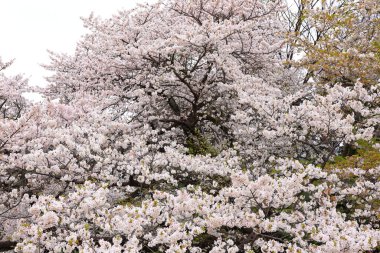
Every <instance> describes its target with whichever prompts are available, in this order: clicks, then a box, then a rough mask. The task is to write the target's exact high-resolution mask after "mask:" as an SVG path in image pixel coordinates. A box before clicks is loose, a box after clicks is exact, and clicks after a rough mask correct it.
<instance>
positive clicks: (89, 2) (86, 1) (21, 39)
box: [0, 0, 154, 86]
mask: <svg viewBox="0 0 380 253" xmlns="http://www.w3.org/2000/svg"><path fill="white" fill-rule="evenodd" d="M153 1H154V0H0V56H1V57H2V58H3V60H4V61H7V60H10V59H13V58H14V59H15V63H14V65H13V66H12V67H11V69H10V70H9V71H8V73H9V74H14V73H23V74H24V75H25V77H28V78H29V83H30V84H31V85H40V86H44V85H45V84H46V81H45V80H44V77H45V76H48V75H49V72H47V71H45V70H44V69H43V68H42V67H40V66H39V64H42V63H49V57H48V53H47V51H46V50H47V49H49V50H52V51H55V52H65V53H72V52H73V51H74V49H75V44H76V42H77V41H78V40H79V39H80V36H81V35H82V34H84V33H85V32H86V30H85V29H84V28H83V25H82V21H81V19H80V17H88V16H89V15H90V13H91V12H94V14H95V15H99V16H102V17H109V16H111V15H112V14H114V13H117V11H118V10H121V9H130V8H133V7H134V6H135V5H136V3H145V2H153Z"/></svg>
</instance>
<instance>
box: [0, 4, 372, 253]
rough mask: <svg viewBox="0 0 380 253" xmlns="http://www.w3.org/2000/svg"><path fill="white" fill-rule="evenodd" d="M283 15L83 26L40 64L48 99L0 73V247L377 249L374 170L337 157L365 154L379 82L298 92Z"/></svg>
mask: <svg viewBox="0 0 380 253" xmlns="http://www.w3.org/2000/svg"><path fill="white" fill-rule="evenodd" d="M283 10H284V5H283V3H282V2H281V1H276V0H272V1H264V0H228V1H227V0H225V1H223V0H220V1H211V0H210V1H209V0H170V1H160V2H158V3H156V4H153V5H141V6H139V7H138V8H136V9H134V10H131V11H123V12H119V13H118V14H117V15H114V16H113V17H112V18H110V19H106V20H101V19H100V18H96V17H93V16H91V17H90V18H89V19H86V20H84V22H85V25H86V27H88V28H89V30H90V33H89V34H87V35H86V36H84V37H83V39H82V40H81V41H80V42H79V43H78V45H77V49H76V51H75V54H74V55H72V56H69V55H59V54H54V53H53V54H52V62H51V64H50V65H47V66H46V67H47V68H48V69H50V70H53V71H54V75H53V76H52V77H50V78H49V81H50V85H49V87H47V89H46V90H45V96H46V97H47V100H48V101H46V102H44V103H42V104H38V105H29V104H28V103H27V102H26V101H25V100H24V99H23V98H22V96H21V93H22V92H23V89H24V84H25V82H24V81H23V79H22V78H20V77H16V78H7V77H5V76H3V75H2V76H1V79H0V98H1V99H2V101H3V106H2V107H1V108H0V109H1V112H2V116H1V117H0V120H1V122H0V129H1V130H2V131H1V132H0V141H1V142H0V162H1V163H0V221H1V222H0V250H1V249H5V248H14V250H15V251H16V252H30V253H32V252H173V253H175V252H183V253H185V252H192V253H197V252H214V253H216V252H297V253H298V252H311V251H314V252H371V251H373V252H374V251H375V250H378V249H379V242H380V231H379V226H380V221H379V219H380V217H379V215H378V213H379V208H380V204H379V199H380V184H379V182H378V179H379V177H380V163H377V162H376V161H375V162H373V163H371V164H370V165H369V164H368V163H367V162H365V161H362V164H360V163H359V162H360V160H358V161H359V162H358V163H355V164H354V165H353V166H346V167H342V166H338V163H339V160H338V158H341V159H345V158H342V157H348V156H349V155H352V153H353V152H356V151H355V150H359V149H360V148H361V147H362V146H363V145H364V146H366V148H367V149H368V150H370V151H371V152H372V153H373V154H374V155H378V154H379V150H378V148H379V146H378V145H377V146H376V139H374V138H373V137H374V136H375V135H376V134H374V133H375V131H376V129H377V128H378V126H379V123H380V107H379V103H380V101H379V97H380V94H379V93H380V90H379V89H380V85H379V84H373V85H371V86H368V85H365V84H363V83H361V82H360V80H358V81H357V82H355V84H353V85H351V86H347V85H344V84H341V83H338V82H330V83H327V84H320V83H318V84H316V85H312V86H306V85H302V81H303V80H302V74H303V70H301V71H299V70H298V69H295V68H293V67H289V66H288V65H285V64H283V62H282V59H281V57H280V56H281V54H282V53H283V51H284V45H286V43H287V41H286V38H285V31H286V29H285V24H284V23H283V21H282V19H281V15H280V14H281V13H282V11H283ZM0 66H5V65H4V64H1V65H0ZM8 91H11V92H8ZM3 111H4V113H3ZM3 115H4V116H3ZM373 144H374V145H373ZM355 161H356V160H355ZM364 163H365V165H366V166H365V168H364V166H362V165H363V164H364Z"/></svg>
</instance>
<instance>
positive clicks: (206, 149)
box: [186, 129, 219, 157]
mask: <svg viewBox="0 0 380 253" xmlns="http://www.w3.org/2000/svg"><path fill="white" fill-rule="evenodd" d="M186 144H187V145H186V146H187V148H188V153H189V154H190V155H211V156H212V157H215V156H217V155H218V153H219V151H218V150H217V149H216V148H215V147H214V146H213V145H212V144H211V143H210V141H209V140H207V138H206V137H205V136H203V135H202V134H201V133H200V131H199V130H198V129H196V130H195V134H193V135H192V136H190V137H188V138H187V140H186Z"/></svg>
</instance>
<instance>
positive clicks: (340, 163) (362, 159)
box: [326, 140, 380, 170]
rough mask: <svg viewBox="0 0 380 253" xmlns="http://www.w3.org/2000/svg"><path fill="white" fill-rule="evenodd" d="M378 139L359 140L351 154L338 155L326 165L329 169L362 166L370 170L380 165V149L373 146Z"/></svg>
mask: <svg viewBox="0 0 380 253" xmlns="http://www.w3.org/2000/svg"><path fill="white" fill-rule="evenodd" d="M375 143H376V141H375V140H372V141H365V140H359V141H357V148H356V149H355V150H354V152H355V153H354V154H353V155H351V156H336V157H335V158H334V161H332V162H329V163H328V164H327V165H326V168H327V169H335V168H337V169H345V168H361V169H364V170H369V169H373V168H376V167H377V166H380V151H379V150H378V149H376V148H374V147H373V144H375Z"/></svg>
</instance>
